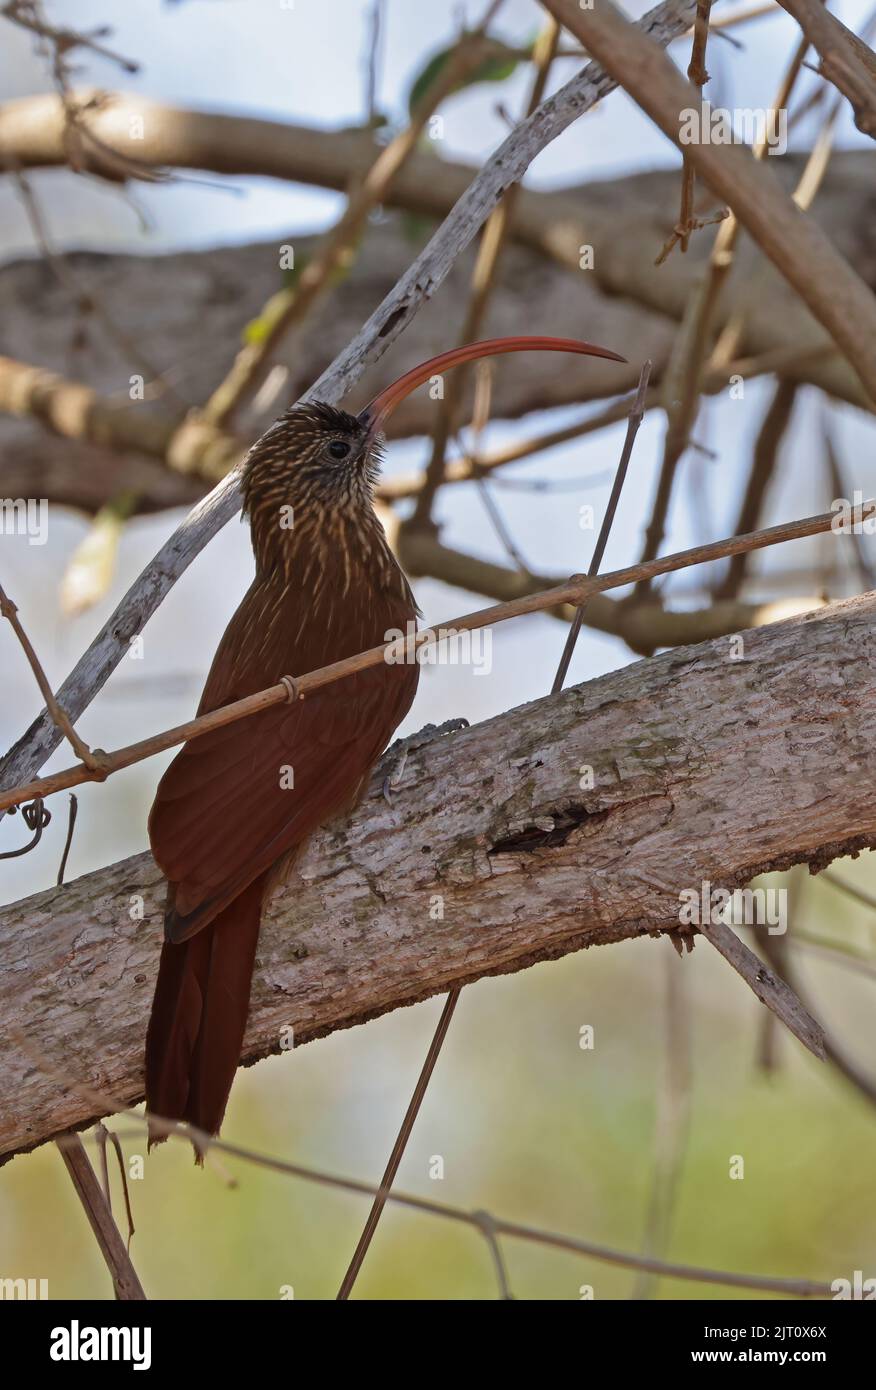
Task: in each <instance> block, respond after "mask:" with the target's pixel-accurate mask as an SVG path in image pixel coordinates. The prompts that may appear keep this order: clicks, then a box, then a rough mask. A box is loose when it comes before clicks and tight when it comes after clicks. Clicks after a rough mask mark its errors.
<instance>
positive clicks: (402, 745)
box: [383, 718, 468, 806]
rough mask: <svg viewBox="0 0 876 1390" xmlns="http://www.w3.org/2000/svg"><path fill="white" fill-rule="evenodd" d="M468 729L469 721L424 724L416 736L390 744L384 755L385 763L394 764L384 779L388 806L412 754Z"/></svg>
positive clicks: (449, 720) (455, 720)
mask: <svg viewBox="0 0 876 1390" xmlns="http://www.w3.org/2000/svg"><path fill="white" fill-rule="evenodd" d="M467 728H468V720H467V719H462V718H458V719H445V720H444V723H443V724H424V725H423V727H422V729H418V730H417V732H416V733H415V734H408V735H407V737H406V738H397V739H396V741H395V743H393V744H390V746H389V748H388V749H387V750H386V752H385V753H384V755H383V761H385V762H391V764H392V771H391V772H388V773H387V775H386V777H384V779H383V796H384V799H385V801H386V803H387V805H388V806H391V805H392V804H393V803H392V793H393V792H394V791H397V790H398V788H399V786H400V785H401V780H402V777H403V776H404V771H405V767H406V765H407V761H408V757H409V755H410V754H411V753H413V752H415V750H416V749H418V748H425V747H426V745H427V744H429V743H432V742H434V740H435V739H436V738H442V737H443V736H444V735H445V734H455V733H456V732H457V731H458V730H459V729H467Z"/></svg>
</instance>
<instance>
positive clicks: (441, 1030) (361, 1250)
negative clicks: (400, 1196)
mask: <svg viewBox="0 0 876 1390" xmlns="http://www.w3.org/2000/svg"><path fill="white" fill-rule="evenodd" d="M461 993H462V991H461V990H459V989H452V990H451V991H450V992H449V994H448V995H447V998H446V999H445V1001H444V1007H443V1009H442V1010H441V1017H440V1018H439V1020H438V1027H437V1028H436V1029H435V1032H434V1034H433V1037H432V1041H431V1043H430V1044H429V1051H428V1052H427V1053H426V1060H425V1061H424V1063H423V1066H422V1070H421V1071H420V1075H419V1077H418V1078H417V1084H416V1086H415V1087H414V1093H413V1095H412V1096H411V1099H410V1101H409V1102H408V1108H407V1110H406V1111H405V1116H404V1119H403V1120H402V1124H401V1129H400V1130H399V1132H398V1134H397V1135H396V1140H395V1143H394V1144H393V1146H392V1152H391V1153H390V1155H389V1161H388V1163H387V1165H386V1170H385V1172H384V1174H383V1177H382V1178H381V1179H380V1187H379V1188H378V1189H377V1193H376V1195H375V1198H374V1201H373V1202H372V1204H371V1210H370V1212H369V1213H368V1220H367V1221H366V1222H365V1228H364V1230H363V1231H362V1234H361V1236H360V1237H359V1241H358V1244H357V1246H356V1249H355V1250H354V1251H353V1258H352V1259H351V1260H350V1264H349V1267H348V1269H347V1272H346V1274H345V1275H344V1278H343V1280H342V1282H341V1287H340V1289H339V1290H338V1301H339V1302H345V1301H346V1300H347V1299H348V1298H349V1297H350V1293H351V1292H352V1289H353V1285H354V1284H355V1282H356V1276H357V1275H358V1273H359V1270H360V1269H361V1268H362V1261H363V1260H364V1259H365V1256H366V1254H367V1253H368V1247H369V1246H370V1244H371V1241H372V1239H373V1237H374V1232H375V1231H376V1230H377V1223H378V1222H379V1220H380V1217H381V1213H382V1212H383V1208H384V1207H385V1205H386V1201H387V1198H388V1197H389V1196H390V1195H391V1192H390V1189H391V1188H392V1184H393V1183H394V1181H395V1175H396V1173H397V1172H398V1168H399V1164H400V1163H401V1161H402V1157H403V1156H404V1151H405V1149H406V1148H407V1143H408V1140H409V1139H410V1137H411V1131H412V1130H413V1128H414V1125H415V1123H416V1120H417V1116H418V1114H419V1113H420V1106H421V1105H422V1103H423V1097H424V1096H425V1094H426V1090H427V1087H428V1085H429V1082H430V1080H431V1079H432V1072H433V1071H434V1070H435V1063H436V1062H437V1061H438V1054H439V1053H440V1051H441V1047H442V1045H443V1043H444V1039H445V1038H446V1036H447V1030H448V1028H449V1027H450V1020H451V1019H452V1018H453V1014H454V1011H455V1009H456V1006H457V1004H458V1003H459V996H460V994H461Z"/></svg>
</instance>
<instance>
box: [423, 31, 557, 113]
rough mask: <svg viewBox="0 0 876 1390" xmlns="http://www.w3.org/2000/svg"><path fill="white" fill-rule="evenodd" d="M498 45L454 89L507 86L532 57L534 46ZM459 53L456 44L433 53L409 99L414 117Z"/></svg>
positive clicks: (496, 41) (497, 41) (498, 43)
mask: <svg viewBox="0 0 876 1390" xmlns="http://www.w3.org/2000/svg"><path fill="white" fill-rule="evenodd" d="M494 45H495V52H494V53H492V54H490V55H489V56H488V57H486V58H485V59H484V60H483V62H482V63H479V64H478V65H477V67H475V68H472V70H471V72H469V74H468V76H467V77H464V78H463V79H462V80H461V81H460V82H458V83H457V84H456V86H455V87H454V88H453V90H454V91H455V92H460V91H462V89H463V88H464V87H474V86H476V85H477V84H478V83H479V82H504V81H505V79H506V78H507V77H510V76H511V74H512V73H513V72H514V70H515V69H516V68H517V67H519V65H520V63H521V62H525V61H526V55H527V54H528V53H531V45H530V46H525V47H524V48H523V49H516V48H514V49H512V48H509V47H508V46H507V45H506V44H504V43H501V42H500V41H499V40H498V39H496V40H495V41H494ZM455 50H456V44H455V43H453V44H450V45H449V47H447V48H442V49H439V51H438V52H437V53H433V55H432V57H431V58H429V59H428V60H427V62H426V64H425V66H424V67H423V68H422V69H421V70H420V72H419V74H418V75H417V77H416V78H415V79H414V84H413V86H412V87H411V90H410V94H409V95H408V111H409V112H410V113H411V114H413V112H414V111H415V110H416V108H417V106H419V104H420V102H421V101H422V100H423V99H424V98H425V97H426V96H427V94H428V92H429V89H430V87H431V86H432V84H433V82H435V81H436V79H437V78H438V77H439V75H440V74H441V73H442V72H443V70H444V68H445V67H446V66H447V64H448V63H449V62H450V59H451V56H452V55H453V53H454V52H455Z"/></svg>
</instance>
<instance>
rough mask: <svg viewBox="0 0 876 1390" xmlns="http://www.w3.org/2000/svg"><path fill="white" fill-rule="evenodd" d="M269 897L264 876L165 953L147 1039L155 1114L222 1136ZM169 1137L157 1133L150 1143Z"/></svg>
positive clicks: (151, 1106) (148, 1085) (166, 946)
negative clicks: (266, 897) (265, 895)
mask: <svg viewBox="0 0 876 1390" xmlns="http://www.w3.org/2000/svg"><path fill="white" fill-rule="evenodd" d="M263 892H264V876H262V877H260V878H258V879H256V880H255V882H254V883H251V884H250V885H249V887H248V888H246V889H244V891H243V892H242V893H241V894H240V896H239V897H237V898H235V899H234V901H233V902H232V903H230V904H229V905H228V907H226V908H225V909H224V910H223V911H222V912H220V913H219V915H218V916H217V917H215V918H214V919H213V921H212V922H211V923H210V924H209V925H208V926H206V927H204V928H203V930H201V931H199V932H198V933H197V934H196V935H195V936H192V937H190V938H189V939H188V940H186V941H183V942H180V943H179V944H178V945H175V944H173V943H172V942H168V941H166V942H165V944H164V946H163V947H162V949H161V962H160V964H159V967H158V981H157V983H156V986H155V998H154V1000H153V1003H152V1013H151V1015H150V1018H149V1028H148V1031H147V1034H146V1108H147V1110H148V1111H149V1112H150V1113H151V1114H153V1115H160V1116H162V1117H163V1118H164V1119H166V1120H185V1121H187V1122H188V1123H189V1124H192V1125H195V1126H197V1128H198V1129H202V1130H205V1131H206V1132H207V1133H208V1134H217V1133H218V1131H219V1126H220V1125H221V1123H222V1117H223V1115H224V1114H225V1106H226V1103H227V1101H228V1093H229V1092H230V1090H231V1084H232V1082H233V1080H234V1073H235V1071H236V1070H237V1067H238V1064H239V1062H240V1050H241V1046H242V1043H243V1033H244V1028H245V1027H246V1017H247V1013H248V1012H249V993H250V986H251V983H252V972H253V967H254V965H255V953H256V944H257V942H258V937H259V922H260V920H261V910H262V897H263ZM164 1137H165V1136H164V1135H163V1134H162V1133H161V1132H160V1131H159V1130H158V1129H156V1127H155V1126H152V1127H151V1128H150V1133H149V1142H150V1144H153V1143H158V1142H160V1141H161V1139H162V1138H164ZM199 1161H200V1157H199Z"/></svg>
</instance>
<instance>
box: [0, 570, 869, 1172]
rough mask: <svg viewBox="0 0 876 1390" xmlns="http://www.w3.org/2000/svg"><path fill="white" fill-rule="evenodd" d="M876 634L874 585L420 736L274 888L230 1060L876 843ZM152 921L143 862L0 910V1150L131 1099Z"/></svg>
mask: <svg viewBox="0 0 876 1390" xmlns="http://www.w3.org/2000/svg"><path fill="white" fill-rule="evenodd" d="M874 620H876V595H872V594H868V595H864V596H862V597H859V598H856V599H853V600H850V601H847V602H844V603H840V604H835V605H832V606H831V607H829V608H825V609H822V610H821V611H820V612H817V613H812V614H809V615H806V616H805V617H800V618H796V619H793V620H791V621H790V622H786V623H781V624H776V625H774V626H771V627H767V628H761V629H759V630H757V631H755V632H750V633H746V634H745V636H744V655H743V657H742V659H740V660H734V659H732V658H733V652H734V651H735V650H736V648H731V647H729V646H728V644H727V642H726V641H723V640H719V641H716V642H712V643H707V644H704V645H703V646H700V647H694V648H690V649H688V650H686V651H685V652H683V653H679V652H675V653H672V654H668V655H666V656H661V657H657V658H655V659H652V660H650V661H647V662H640V663H638V664H636V665H634V666H630V667H627V668H626V669H624V670H622V671H619V672H615V673H613V674H611V675H609V676H605V677H603V678H601V679H600V680H598V681H594V682H592V683H590V684H588V685H584V686H580V687H576V688H573V689H571V690H568V691H566V692H563V693H562V694H560V695H557V696H552V697H549V698H547V699H544V700H540V701H537V702H536V703H534V704H531V705H527V706H524V707H523V708H520V709H515V710H512V711H510V712H509V713H507V714H503V715H501V716H499V717H498V718H496V719H493V720H490V721H489V722H488V723H485V724H482V725H479V726H477V727H475V728H472V729H469V730H466V731H464V732H462V733H455V734H451V735H447V736H444V737H440V738H437V739H435V740H433V741H431V742H423V743H421V744H419V746H417V745H416V742H415V744H414V746H413V747H412V748H411V749H410V751H409V756H408V759H407V766H406V768H405V773H404V777H403V778H402V780H401V784H400V786H399V787H398V788H397V790H396V792H395V795H394V799H393V806H391V807H390V806H388V805H387V803H386V801H385V800H384V798H383V797H382V794H381V791H380V788H381V784H382V774H381V773H378V775H377V777H376V779H375V780H374V782H373V784H372V788H371V792H370V795H369V796H368V797H367V798H366V800H365V802H364V803H363V805H362V806H361V807H360V808H359V810H358V811H357V812H356V813H355V815H354V816H353V817H352V819H351V820H350V821H349V822H348V823H346V824H343V825H335V826H332V827H329V828H328V829H327V830H325V831H323V832H322V833H321V834H320V835H319V836H317V838H316V840H315V841H314V842H313V844H312V846H311V848H310V850H309V852H308V855H307V858H306V860H305V861H304V862H303V864H302V865H301V869H300V877H297V876H296V877H295V880H294V882H291V883H289V884H286V885H279V886H278V887H277V889H276V890H275V892H274V895H273V897H272V899H271V901H270V903H269V905H268V909H267V913H266V918H265V923H264V926H263V930H262V938H261V942H260V947H259V956H258V964H257V968H256V980H255V987H254V992H253V1001H252V1012H251V1016H250V1022H249V1025H248V1029H247V1035H246V1039H245V1044H244V1061H245V1062H247V1063H248V1062H253V1061H255V1060H257V1059H258V1058H260V1057H262V1056H265V1055H266V1054H268V1053H271V1052H277V1051H281V1050H283V1049H284V1047H288V1045H289V1035H288V1030H289V1028H290V1027H291V1028H294V1032H295V1040H296V1042H299V1043H300V1042H307V1041H308V1040H310V1039H312V1038H316V1037H320V1036H322V1035H324V1034H326V1033H329V1032H332V1031H334V1030H335V1029H338V1028H342V1027H349V1026H351V1025H353V1024H356V1023H361V1022H364V1021H365V1020H367V1019H369V1018H373V1017H375V1016H377V1015H379V1014H382V1013H385V1012H387V1011H388V1010H391V1009H395V1008H398V1007H400V1006H401V1005H403V1004H409V1003H412V1002H414V1001H416V1000H418V999H423V998H426V997H428V996H430V995H432V994H436V993H440V992H443V991H445V990H447V989H448V988H450V987H453V986H457V985H463V984H465V983H467V982H469V981H471V980H476V979H479V978H481V977H482V976H485V975H490V974H501V973H507V972H509V971H515V970H520V969H523V968H524V967H526V966H528V965H530V964H532V963H533V962H535V961H538V960H547V959H552V958H555V957H559V956H562V955H564V954H566V953H567V952H569V951H574V950H578V949H580V948H581V947H583V946H589V945H596V944H605V943H608V942H614V941H619V940H621V939H624V938H628V937H634V936H640V935H642V934H643V933H646V932H655V931H667V930H678V929H679V928H678V912H679V893H680V892H681V891H682V890H683V889H691V888H692V889H694V890H697V891H699V889H700V887H701V885H702V883H703V881H704V880H708V881H709V882H710V883H711V885H712V886H713V887H718V886H721V887H724V888H728V889H731V888H733V887H735V886H737V885H741V884H743V883H745V882H747V881H748V880H750V879H751V878H752V877H753V876H754V875H755V874H757V873H760V872H762V871H765V870H767V869H780V868H785V867H787V866H788V865H790V864H792V863H797V862H808V863H809V864H810V866H811V867H812V868H813V869H817V868H820V867H822V866H823V865H824V864H826V863H827V862H829V861H830V860H831V859H832V858H834V857H835V856H837V855H840V854H847V853H854V852H855V851H857V850H860V849H861V848H864V847H869V846H871V845H873V844H876V802H874V799H873V796H872V793H871V788H870V782H869V779H868V778H867V777H866V776H865V775H864V773H865V769H866V767H867V765H868V760H869V754H870V749H871V748H872V746H873V738H874V735H876V647H874V644H873V643H872V641H871V640H870V639H871V635H872V630H873V622H874ZM753 687H755V688H756V689H757V692H758V698H757V704H756V707H752V704H751V690H752V688H753ZM588 769H592V772H593V779H592V780H593V786H592V788H591V787H590V785H589V783H590V778H589V776H587V771H588ZM162 911H163V882H162V879H161V875H160V873H159V872H158V870H157V868H156V867H155V865H154V863H153V862H152V860H151V858H150V857H149V856H148V855H146V854H142V855H138V856H136V857H134V858H132V859H128V860H125V861H124V862H123V863H121V864H115V865H110V866H108V867H107V868H105V869H101V870H99V871H98V872H96V873H93V874H89V875H87V876H86V877H84V878H80V879H78V880H75V881H74V882H72V883H70V884H67V885H65V886H64V887H63V888H60V889H54V890H52V891H50V892H47V893H42V894H39V895H37V896H35V897H32V898H28V899H26V900H25V901H24V902H21V903H18V904H15V905H13V906H11V907H9V908H7V909H6V910H5V911H4V912H3V914H2V916H0V1015H2V1017H3V1019H4V1042H5V1047H4V1057H3V1066H2V1068H0V1153H5V1154H7V1155H11V1154H12V1153H15V1152H16V1151H20V1150H23V1149H27V1148H31V1147H33V1146H35V1145H36V1144H39V1143H42V1142H44V1141H45V1140H46V1139H49V1138H52V1137H54V1136H55V1135H57V1134H58V1133H59V1132H60V1131H62V1130H64V1129H67V1128H69V1127H71V1126H81V1125H84V1124H85V1123H87V1122H88V1121H90V1120H92V1119H93V1118H94V1105H93V1102H91V1103H89V1101H88V1100H87V1099H83V1092H82V1091H78V1090H77V1089H76V1082H77V1081H78V1082H79V1083H80V1084H81V1085H82V1086H84V1087H86V1088H91V1089H92V1091H93V1090H99V1091H103V1092H104V1093H109V1094H110V1095H112V1096H113V1097H116V1098H117V1099H118V1100H120V1101H124V1102H134V1101H135V1100H137V1099H138V1098H139V1097H140V1096H141V1095H142V1072H141V1066H142V1048H143V1036H144V1031H145V1026H146V1016H147V1012H148V1008H149V1002H150V999H151V994H152V983H153V978H154V972H155V968H156V961H157V956H158V950H159V945H160V936H161V920H162ZM16 1038H18V1039H19V1040H24V1039H28V1040H30V1042H31V1043H32V1044H33V1046H32V1047H28V1048H25V1047H23V1046H21V1043H20V1041H19V1042H17V1041H16ZM40 1053H45V1055H46V1056H47V1057H49V1058H51V1059H52V1063H51V1066H48V1065H47V1067H46V1068H45V1069H43V1068H41V1067H40V1065H39V1054H40ZM59 1058H60V1059H63V1069H64V1072H65V1074H66V1075H67V1076H68V1078H69V1080H70V1086H69V1088H65V1087H63V1086H61V1085H59V1084H58V1080H57V1070H58V1059H59Z"/></svg>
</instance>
